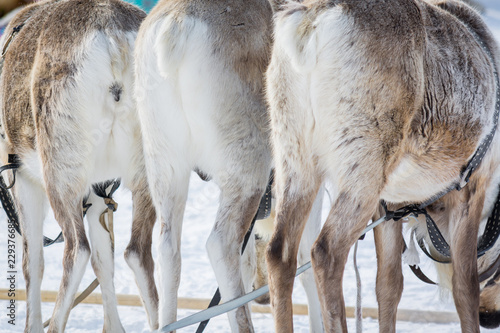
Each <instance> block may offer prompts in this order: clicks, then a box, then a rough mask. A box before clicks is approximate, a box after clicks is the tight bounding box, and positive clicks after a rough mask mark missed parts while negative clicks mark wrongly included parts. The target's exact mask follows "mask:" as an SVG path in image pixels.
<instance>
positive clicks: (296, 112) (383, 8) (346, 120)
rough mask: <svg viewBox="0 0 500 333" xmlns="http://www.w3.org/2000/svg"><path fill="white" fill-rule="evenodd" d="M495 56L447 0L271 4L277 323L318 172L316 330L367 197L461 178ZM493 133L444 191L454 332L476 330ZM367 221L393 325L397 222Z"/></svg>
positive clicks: (279, 325) (493, 167)
mask: <svg viewBox="0 0 500 333" xmlns="http://www.w3.org/2000/svg"><path fill="white" fill-rule="evenodd" d="M277 2H279V0H277ZM277 5H279V3H277ZM498 65H499V64H498V49H497V45H496V43H495V41H494V39H493V37H492V36H491V34H490V32H489V30H488V29H487V27H486V26H485V24H484V22H483V21H482V20H481V18H480V16H479V14H477V13H476V12H475V11H474V10H472V9H470V8H469V7H468V6H466V5H464V4H462V3H461V2H458V1H454V0H449V1H446V0H442V1H438V0H435V1H431V0H429V1H424V0H385V1H379V0H318V1H308V0H306V1H305V2H304V3H295V2H288V3H286V4H285V5H284V6H283V7H281V9H280V12H279V13H278V14H277V15H276V18H275V43H274V46H273V53H272V58H271V63H270V67H269V69H268V72H267V96H268V100H269V103H270V113H271V126H272V142H273V146H274V156H275V163H276V174H275V175H276V176H275V179H276V186H277V212H276V214H277V226H276V229H275V233H274V235H273V236H272V238H271V241H270V245H269V247H268V251H267V261H268V269H269V280H270V290H271V304H272V306H273V312H274V317H275V327H276V331H277V332H291V331H292V330H293V327H292V311H291V305H292V303H291V290H292V286H293V277H294V272H295V268H296V255H297V248H298V242H299V239H300V235H301V233H302V231H303V228H304V224H305V220H306V217H307V214H308V213H309V210H310V209H311V206H312V203H313V201H314V198H315V196H316V192H317V190H318V187H319V186H320V184H321V182H322V181H323V180H324V179H328V180H330V181H331V182H332V183H333V184H334V185H335V186H336V188H337V189H338V196H337V198H336V199H335V200H334V202H333V206H332V208H331V211H330V214H329V216H328V218H327V221H326V223H325V225H324V226H323V228H322V231H321V233H320V236H319V237H318V239H317V240H316V242H315V244H314V246H313V248H312V259H313V260H312V264H313V269H314V273H315V278H316V282H317V284H318V290H319V296H320V301H321V307H322V314H323V323H324V326H325V330H326V331H327V332H340V331H342V332H345V331H347V327H346V321H345V307H344V301H343V295H342V277H343V271H344V266H345V262H346V259H347V255H348V252H349V249H350V247H351V246H352V245H353V244H354V243H355V241H356V240H357V239H358V237H359V236H360V233H361V232H362V230H363V229H364V227H365V226H366V223H367V221H368V220H369V219H370V218H371V217H372V216H374V214H375V213H376V212H377V207H378V205H379V202H380V200H385V201H386V202H388V203H392V204H406V203H423V202H426V201H428V200H430V199H432V198H434V197H436V196H437V195H438V194H439V193H441V192H443V191H446V190H448V189H449V188H450V187H452V186H453V187H455V186H456V185H457V184H459V183H461V180H462V179H461V175H462V171H463V169H464V168H465V166H466V165H467V164H468V162H469V161H470V159H471V157H472V156H473V155H474V153H475V152H476V150H478V148H479V149H481V147H480V146H481V145H482V143H483V140H484V139H485V138H486V137H487V136H488V134H489V133H490V132H495V131H497V129H496V128H495V127H494V126H496V122H495V121H494V113H495V104H496V94H497V90H498V89H499V87H498V78H497V77H496V76H495V72H496V69H497V68H498ZM499 139H500V138H499V135H498V134H497V135H496V136H494V138H493V142H492V143H491V146H490V147H489V149H488V151H487V152H486V155H485V156H484V158H483V160H482V163H481V164H480V165H479V166H478V167H477V169H476V170H475V171H474V172H473V173H472V176H471V178H470V181H469V183H468V184H467V185H466V186H465V187H464V188H463V189H462V190H461V191H453V192H450V193H449V194H447V195H446V196H445V197H444V198H443V200H447V202H448V206H447V209H448V213H449V214H448V220H447V228H448V230H449V233H447V234H448V235H449V238H448V243H449V244H450V248H451V259H452V268H453V277H452V286H453V296H454V300H455V304H456V308H457V312H458V314H459V317H460V322H461V327H462V331H463V332H479V315H478V309H479V305H480V303H479V292H480V289H479V282H478V271H477V270H478V266H477V259H476V253H477V248H476V246H477V237H476V236H475V235H477V234H478V228H479V225H480V222H481V221H482V220H483V219H484V218H485V217H486V216H487V215H488V214H489V212H490V211H491V210H492V206H493V201H494V199H493V198H496V195H497V193H498V184H499V183H500V179H499V174H500V172H499V163H500V156H498V154H497V151H498V149H499V148H500V147H499V144H500V142H499ZM447 198H448V199H447ZM485 200H486V201H485ZM431 214H432V211H431ZM375 233H376V248H377V257H378V273H377V286H376V289H377V298H378V302H379V315H380V326H379V327H380V331H381V332H394V331H395V318H396V317H395V314H396V310H397V304H398V303H399V300H400V296H401V292H402V274H401V250H402V246H403V245H402V242H401V226H400V225H399V224H397V223H391V224H385V225H382V226H380V227H378V228H377V229H376V231H375ZM394 258H396V259H394Z"/></svg>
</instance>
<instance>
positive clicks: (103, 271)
mask: <svg viewBox="0 0 500 333" xmlns="http://www.w3.org/2000/svg"><path fill="white" fill-rule="evenodd" d="M89 203H91V204H92V206H91V207H90V208H89V210H88V212H87V220H88V222H89V238H90V243H91V246H92V256H91V263H92V268H93V269H94V272H95V274H96V276H97V279H98V280H99V284H100V286H101V293H102V303H103V310H104V326H103V332H124V329H123V327H122V324H121V322H120V317H119V315H118V308H117V306H118V304H117V301H116V294H115V286H114V283H113V276H114V267H115V266H114V248H113V246H112V244H111V238H110V234H109V233H108V231H107V230H105V229H104V228H103V226H101V224H100V223H99V216H100V215H101V213H102V212H104V210H105V209H106V208H107V206H106V204H105V203H104V201H103V199H102V198H100V197H99V196H97V195H96V194H95V193H94V192H93V191H91V194H90V197H89Z"/></svg>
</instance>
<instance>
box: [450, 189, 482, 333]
mask: <svg viewBox="0 0 500 333" xmlns="http://www.w3.org/2000/svg"><path fill="white" fill-rule="evenodd" d="M486 187H487V186H486V185H485V184H478V181H477V180H476V179H474V180H471V182H469V184H468V185H467V186H466V187H465V188H464V189H463V190H462V191H461V192H460V194H462V198H463V201H462V203H460V204H458V205H457V207H458V208H457V209H456V210H454V211H452V213H451V214H452V215H451V219H450V221H455V223H454V224H453V222H452V225H451V227H452V241H451V244H450V250H451V261H452V267H453V278H452V284H453V299H454V301H455V306H456V308H457V313H458V316H459V317H460V326H461V328H462V332H479V279H478V273H477V239H476V237H471V235H477V233H478V229H479V223H480V221H481V213H482V209H483V205H484V198H485V189H486Z"/></svg>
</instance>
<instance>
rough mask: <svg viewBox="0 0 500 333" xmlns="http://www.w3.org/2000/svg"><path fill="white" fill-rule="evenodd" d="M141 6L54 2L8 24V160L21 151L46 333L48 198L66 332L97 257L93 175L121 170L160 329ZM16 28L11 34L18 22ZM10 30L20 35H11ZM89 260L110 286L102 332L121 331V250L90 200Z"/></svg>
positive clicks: (36, 306) (30, 327)
mask: <svg viewBox="0 0 500 333" xmlns="http://www.w3.org/2000/svg"><path fill="white" fill-rule="evenodd" d="M144 17H145V14H144V12H142V11H141V10H139V9H137V8H136V7H134V6H132V5H129V4H127V3H125V2H122V1H120V0H85V1H78V0H60V1H59V0H48V1H40V2H38V3H36V4H34V5H31V6H28V7H26V8H25V9H23V10H22V11H21V12H20V13H19V14H18V15H17V16H16V17H15V18H14V20H13V21H12V22H11V23H10V25H9V27H8V28H7V30H6V32H5V35H4V38H3V41H2V43H1V47H2V49H3V50H5V51H6V54H5V58H4V62H3V70H2V73H1V81H0V92H1V93H0V103H1V104H0V105H1V112H2V113H1V125H2V128H1V132H2V133H1V135H2V138H1V140H0V142H1V159H2V161H3V163H6V162H7V154H17V155H18V156H19V158H20V160H21V163H22V166H21V167H20V169H19V171H18V172H17V179H16V183H15V185H14V188H13V196H14V200H15V204H16V207H17V209H18V211H19V216H20V223H21V230H22V234H23V247H24V253H23V272H24V276H25V280H26V288H27V314H26V326H25V331H26V332H43V327H42V317H41V304H40V297H41V296H40V284H41V280H42V275H43V268H44V261H43V250H42V229H43V228H42V227H43V220H44V217H45V215H46V213H47V208H48V205H47V203H49V204H50V206H51V207H52V209H53V211H54V215H55V218H56V220H57V221H58V223H59V225H60V227H61V229H62V233H63V236H64V240H65V247H64V253H63V263H62V264H63V276H62V282H61V285H60V289H59V292H58V296H57V301H56V304H55V309H54V313H53V316H52V320H51V322H50V326H49V332H62V331H64V327H65V325H66V322H67V319H68V316H69V312H70V309H71V306H72V304H73V300H74V297H75V292H76V291H77V288H78V285H79V283H80V280H81V278H82V275H83V272H84V269H85V267H86V264H87V262H88V259H89V256H90V254H91V251H90V246H89V242H88V241H87V237H86V234H85V230H84V222H83V214H82V200H83V198H84V197H85V196H86V195H87V194H88V192H89V190H90V187H91V185H92V184H93V183H96V182H102V181H105V180H107V179H113V178H117V177H121V178H122V183H123V184H124V185H125V186H126V187H127V188H129V189H130V190H131V191H132V199H133V226H132V229H133V230H132V239H131V241H130V243H129V245H128V247H127V249H126V254H125V257H126V260H127V262H128V264H129V265H130V267H131V268H132V269H133V271H134V273H135V277H136V281H137V284H138V287H139V290H140V293H141V296H142V300H143V302H144V304H145V307H146V311H147V313H148V317H149V324H150V327H151V329H156V328H157V326H158V318H157V302H158V301H157V299H158V296H157V292H156V287H155V284H154V280H153V271H154V268H153V266H154V264H153V259H152V256H151V232H152V228H153V225H154V222H155V220H156V215H155V211H154V207H153V205H152V201H151V199H150V195H149V189H148V185H147V181H146V173H145V170H144V164H143V163H144V161H143V154H142V141H141V133H140V128H139V121H138V119H137V115H136V111H135V103H134V101H133V81H134V80H133V53H132V50H133V47H134V41H135V37H136V33H137V30H138V29H139V25H140V23H141V21H142V20H143V18H144ZM14 28H16V29H17V30H19V29H20V30H19V33H17V34H12V32H13V29H14ZM9 37H11V38H9ZM88 202H89V203H91V204H92V207H90V209H89V211H88V215H87V217H88V221H89V229H90V242H91V245H92V266H93V268H94V271H95V273H96V275H97V277H98V279H99V282H100V284H101V291H102V294H103V302H104V317H105V319H104V331H105V332H120V331H123V328H122V326H121V323H120V319H119V317H118V312H117V308H116V297H115V291H114V284H113V247H112V245H111V241H110V236H109V235H108V233H107V232H106V231H105V229H104V228H103V227H102V226H101V225H100V224H99V222H98V216H99V214H100V213H101V212H102V211H103V210H104V209H105V208H106V206H105V205H104V203H103V202H102V200H101V199H100V198H98V197H97V196H96V195H95V194H94V193H91V194H90V198H89V200H88Z"/></svg>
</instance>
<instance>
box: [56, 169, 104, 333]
mask: <svg viewBox="0 0 500 333" xmlns="http://www.w3.org/2000/svg"><path fill="white" fill-rule="evenodd" d="M62 178H63V179H64V177H62ZM57 190H58V189H57V188H53V186H51V185H49V186H48V189H47V193H48V194H49V201H50V203H51V206H52V209H53V210H54V216H55V218H56V220H57V222H58V223H59V226H60V227H61V229H62V233H63V236H64V253H63V276H62V281H61V286H60V287H59V292H58V295H57V300H56V304H55V308H54V313H53V315H52V320H51V322H50V326H49V330H48V332H63V331H64V327H65V326H66V322H67V320H68V317H69V313H70V311H71V308H72V306H73V301H74V299H75V294H76V291H77V289H78V285H79V284H80V281H81V279H82V276H83V273H84V272H85V266H86V265H87V262H88V260H89V257H90V246H89V243H88V241H87V237H86V235H85V228H84V224H83V214H82V196H79V197H78V198H73V199H71V196H70V195H69V193H68V192H65V191H61V192H63V193H65V194H64V195H58V192H57ZM108 242H109V241H108Z"/></svg>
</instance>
